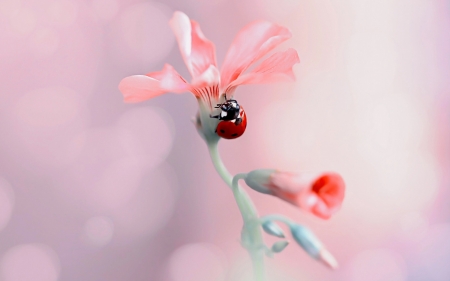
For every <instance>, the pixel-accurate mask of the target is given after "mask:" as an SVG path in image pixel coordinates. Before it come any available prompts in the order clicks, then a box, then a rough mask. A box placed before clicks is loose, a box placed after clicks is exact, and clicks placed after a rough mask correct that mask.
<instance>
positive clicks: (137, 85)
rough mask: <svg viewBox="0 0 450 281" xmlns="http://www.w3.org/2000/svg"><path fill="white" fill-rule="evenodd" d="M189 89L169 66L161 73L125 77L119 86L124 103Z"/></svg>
mask: <svg viewBox="0 0 450 281" xmlns="http://www.w3.org/2000/svg"><path fill="white" fill-rule="evenodd" d="M189 89H190V86H189V84H187V83H186V81H185V80H184V79H183V78H182V77H181V76H180V75H179V74H178V73H177V72H176V71H175V69H174V68H173V67H172V66H171V65H169V64H166V65H165V66H164V68H163V70H162V71H158V72H152V73H149V74H147V75H133V76H129V77H126V78H124V79H122V81H120V84H119V90H120V91H121V92H122V94H123V96H124V99H125V102H141V101H144V100H148V99H151V98H154V97H156V96H159V95H162V94H165V93H167V92H174V93H181V92H185V91H188V90H189Z"/></svg>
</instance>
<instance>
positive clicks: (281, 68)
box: [229, 49, 300, 88]
mask: <svg viewBox="0 0 450 281" xmlns="http://www.w3.org/2000/svg"><path fill="white" fill-rule="evenodd" d="M299 62H300V59H299V57H298V54H297V51H296V50H294V49H288V50H286V51H284V52H278V53H275V54H273V55H272V56H270V57H269V58H267V59H266V60H264V61H263V62H262V63H261V64H260V65H259V66H258V67H256V68H255V69H254V70H253V71H251V72H249V73H246V74H242V75H241V76H239V77H238V78H237V79H236V80H234V81H233V82H231V84H230V85H229V88H234V87H236V86H239V85H243V84H267V83H274V82H287V81H295V75H294V72H293V71H292V67H293V66H294V64H296V63H299Z"/></svg>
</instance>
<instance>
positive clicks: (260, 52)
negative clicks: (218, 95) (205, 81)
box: [221, 21, 291, 89]
mask: <svg viewBox="0 0 450 281" xmlns="http://www.w3.org/2000/svg"><path fill="white" fill-rule="evenodd" d="M290 37H291V33H290V31H289V30H288V29H287V28H285V27H283V26H279V25H276V24H274V23H271V22H267V21H256V22H253V23H251V24H249V25H247V26H246V27H244V28H243V29H242V30H241V31H240V32H239V33H238V35H237V36H236V38H235V39H234V41H233V43H232V44H231V47H230V49H229V50H228V53H227V55H226V57H225V61H224V64H223V67H222V71H221V74H222V75H221V85H222V86H221V88H223V89H225V88H227V86H228V85H229V84H230V83H231V82H232V81H234V80H235V79H237V77H238V76H239V75H240V74H241V73H242V72H244V71H245V70H246V69H247V68H248V67H249V66H250V65H251V64H252V63H253V62H255V61H256V60H258V59H260V58H261V57H263V56H264V55H265V54H267V53H268V52H270V51H271V50H273V49H274V48H275V47H276V46H278V45H279V44H281V43H282V42H283V41H285V40H287V39H289V38H290Z"/></svg>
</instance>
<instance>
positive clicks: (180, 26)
mask: <svg viewBox="0 0 450 281" xmlns="http://www.w3.org/2000/svg"><path fill="white" fill-rule="evenodd" d="M170 26H171V27H172V30H173V32H174V33H175V37H176V38H177V41H178V46H179V47H180V52H181V55H182V56H183V59H184V62H185V63H186V66H187V68H188V70H189V72H190V73H191V75H192V77H193V78H196V77H198V76H199V75H201V74H202V73H203V72H205V71H206V70H207V69H208V68H209V66H210V65H214V66H217V63H216V51H215V46H214V44H213V43H212V42H211V41H209V40H208V39H207V38H206V37H205V35H203V32H202V31H201V29H200V25H199V24H198V23H197V22H195V21H193V20H190V19H189V17H188V16H187V15H186V14H184V13H182V12H175V13H174V15H173V17H172V19H171V20H170Z"/></svg>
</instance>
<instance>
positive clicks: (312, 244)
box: [291, 224, 338, 269]
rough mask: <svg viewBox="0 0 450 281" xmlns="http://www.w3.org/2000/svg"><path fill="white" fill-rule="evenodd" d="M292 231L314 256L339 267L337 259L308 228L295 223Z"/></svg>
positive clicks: (331, 266) (329, 264)
mask: <svg viewBox="0 0 450 281" xmlns="http://www.w3.org/2000/svg"><path fill="white" fill-rule="evenodd" d="M291 233H292V236H293V237H294V239H295V241H296V242H297V243H298V244H299V245H300V246H301V247H302V248H303V250H305V251H306V252H307V253H308V254H309V255H310V256H311V257H312V258H314V259H316V260H319V261H321V262H322V263H324V264H325V265H327V266H328V267H330V268H333V269H336V268H337V267H338V263H337V261H336V259H335V258H334V257H333V256H332V255H331V253H330V252H328V251H327V250H326V249H325V247H324V246H323V245H322V243H321V242H320V241H319V239H317V237H316V236H315V235H314V234H313V233H312V232H311V231H310V230H309V229H308V228H306V227H304V226H301V225H298V224H293V225H291Z"/></svg>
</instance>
